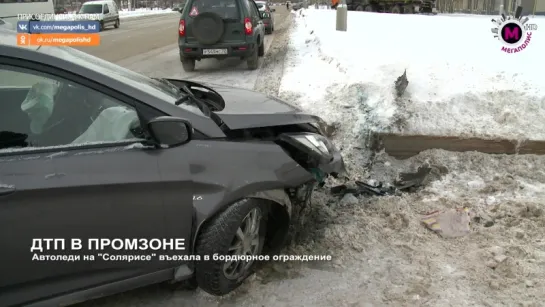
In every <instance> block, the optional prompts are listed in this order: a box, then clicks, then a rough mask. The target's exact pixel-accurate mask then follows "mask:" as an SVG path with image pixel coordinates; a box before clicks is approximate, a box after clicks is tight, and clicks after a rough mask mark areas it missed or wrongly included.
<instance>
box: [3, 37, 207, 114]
mask: <svg viewBox="0 0 545 307" xmlns="http://www.w3.org/2000/svg"><path fill="white" fill-rule="evenodd" d="M16 34H17V33H16V32H15V31H9V30H0V44H5V45H11V46H15V45H16V42H17V40H16V37H15V35H16ZM36 51H37V52H41V53H45V54H48V55H50V56H54V57H57V58H61V59H64V60H66V61H70V62H73V63H75V64H77V65H80V66H83V67H85V68H87V69H90V70H93V71H96V72H98V73H100V74H103V75H108V76H114V77H115V78H116V79H117V80H119V81H120V82H123V83H125V84H127V85H129V86H131V87H133V88H135V89H139V90H141V91H144V92H146V93H148V94H150V95H152V96H155V97H157V98H159V99H161V100H164V101H166V102H168V103H172V104H174V103H175V102H176V100H178V98H180V97H181V96H182V95H185V94H184V93H182V92H181V91H180V90H179V89H178V88H176V87H175V86H174V85H172V84H170V83H169V82H161V81H160V80H156V79H152V78H149V77H146V76H144V75H141V74H139V73H136V72H134V71H132V70H128V69H126V68H123V67H121V66H118V65H115V64H113V63H110V62H108V61H105V60H102V59H99V58H97V57H94V56H92V55H90V54H87V53H85V52H83V51H79V50H76V49H74V48H70V47H65V46H40V47H39V48H37V50H36ZM179 107H181V108H183V109H184V110H187V111H190V112H192V113H194V114H196V115H200V116H204V114H203V113H202V112H201V110H200V109H199V108H198V106H197V105H195V104H190V103H184V104H180V105H179Z"/></svg>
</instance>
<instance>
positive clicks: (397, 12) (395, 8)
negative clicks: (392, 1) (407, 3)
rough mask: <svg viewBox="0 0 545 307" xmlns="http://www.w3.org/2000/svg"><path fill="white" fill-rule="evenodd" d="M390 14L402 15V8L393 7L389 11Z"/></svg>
mask: <svg viewBox="0 0 545 307" xmlns="http://www.w3.org/2000/svg"><path fill="white" fill-rule="evenodd" d="M390 13H392V14H403V8H402V7H401V6H399V5H394V7H392V9H391V10H390Z"/></svg>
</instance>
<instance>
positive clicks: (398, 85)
mask: <svg viewBox="0 0 545 307" xmlns="http://www.w3.org/2000/svg"><path fill="white" fill-rule="evenodd" d="M408 85H409V80H408V79H407V70H406V69H405V72H403V74H402V75H401V76H399V77H398V78H397V80H396V82H395V83H394V86H395V90H396V96H397V97H398V98H399V97H401V96H403V94H404V93H405V89H406V88H407V86H408Z"/></svg>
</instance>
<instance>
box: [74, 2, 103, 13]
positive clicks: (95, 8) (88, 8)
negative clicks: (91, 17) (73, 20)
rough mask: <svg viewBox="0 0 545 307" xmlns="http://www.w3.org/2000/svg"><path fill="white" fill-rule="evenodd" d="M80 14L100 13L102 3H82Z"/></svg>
mask: <svg viewBox="0 0 545 307" xmlns="http://www.w3.org/2000/svg"><path fill="white" fill-rule="evenodd" d="M79 13H80V14H101V13H102V4H84V5H83V6H82V7H81V9H80V10H79Z"/></svg>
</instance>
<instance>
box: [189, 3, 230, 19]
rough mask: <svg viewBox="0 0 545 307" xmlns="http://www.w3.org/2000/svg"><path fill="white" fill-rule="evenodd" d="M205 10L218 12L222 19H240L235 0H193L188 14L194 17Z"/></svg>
mask: <svg viewBox="0 0 545 307" xmlns="http://www.w3.org/2000/svg"><path fill="white" fill-rule="evenodd" d="M205 12H208V13H215V14H218V15H219V16H220V17H222V18H224V19H240V14H239V8H238V1H237V0H194V1H193V4H192V5H191V9H190V10H189V16H190V17H195V16H197V15H199V14H202V13H205Z"/></svg>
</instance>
